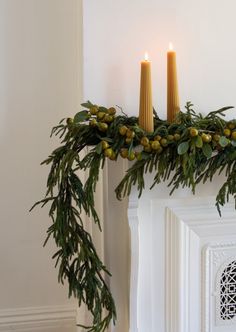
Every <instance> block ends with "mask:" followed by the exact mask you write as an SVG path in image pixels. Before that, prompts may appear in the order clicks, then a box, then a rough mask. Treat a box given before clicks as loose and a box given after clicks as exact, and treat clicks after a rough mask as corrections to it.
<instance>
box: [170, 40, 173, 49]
mask: <svg viewBox="0 0 236 332" xmlns="http://www.w3.org/2000/svg"><path fill="white" fill-rule="evenodd" d="M169 50H170V51H173V44H172V43H171V42H169Z"/></svg>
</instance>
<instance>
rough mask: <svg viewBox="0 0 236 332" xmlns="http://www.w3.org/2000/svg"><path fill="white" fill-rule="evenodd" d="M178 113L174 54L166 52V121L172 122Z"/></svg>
mask: <svg viewBox="0 0 236 332" xmlns="http://www.w3.org/2000/svg"><path fill="white" fill-rule="evenodd" d="M170 48H171V47H170ZM179 111H180V107H179V93H178V80H177V68H176V53H175V52H174V51H173V50H169V51H168V52H167V120H168V121H169V122H173V121H174V119H175V117H176V114H177V113H178V112H179Z"/></svg>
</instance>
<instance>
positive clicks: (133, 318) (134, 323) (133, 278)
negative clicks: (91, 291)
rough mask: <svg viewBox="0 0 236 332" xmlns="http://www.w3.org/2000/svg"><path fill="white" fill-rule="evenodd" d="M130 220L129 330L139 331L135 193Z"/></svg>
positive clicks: (137, 228) (129, 209)
mask: <svg viewBox="0 0 236 332" xmlns="http://www.w3.org/2000/svg"><path fill="white" fill-rule="evenodd" d="M128 220H129V227H130V234H131V273H130V327H129V332H138V278H139V220H138V197H137V195H136V194H135V193H134V194H131V195H130V197H129V206H128Z"/></svg>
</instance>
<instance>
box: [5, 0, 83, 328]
mask: <svg viewBox="0 0 236 332" xmlns="http://www.w3.org/2000/svg"><path fill="white" fill-rule="evenodd" d="M81 29H82V4H81V1H80V0H70V1H68V0H0V153H1V172H0V183H1V185H0V216H1V231H0V276H1V277H0V279H1V282H0V327H1V322H2V320H1V317H3V316H4V314H6V312H5V311H4V310H6V309H7V310H10V314H11V315H13V316H14V314H13V313H12V311H11V310H13V309H14V310H18V309H19V310H21V308H36V311H37V310H39V312H40V308H42V310H44V309H45V308H49V309H50V310H51V309H52V308H54V307H55V306H57V307H58V306H59V309H60V308H64V309H66V310H69V309H68V308H70V307H71V308H75V307H76V302H75V301H74V300H72V301H68V299H67V287H66V286H65V287H64V288H63V287H62V286H61V285H59V284H57V271H56V270H55V269H54V264H53V262H52V260H51V256H52V254H53V252H54V248H53V244H52V242H53V241H52V242H51V243H50V244H49V245H48V246H47V247H46V248H44V249H43V248H42V244H43V241H44V239H45V235H46V230H47V227H48V226H49V224H50V220H49V218H48V216H47V211H46V209H44V210H40V209H37V210H34V211H33V212H32V213H31V214H29V208H30V207H31V206H32V204H33V203H34V202H35V201H36V200H38V199H41V198H42V197H43V196H44V194H45V188H46V187H45V185H46V176H47V172H48V169H47V168H46V167H42V166H40V162H41V161H42V160H44V159H45V158H46V157H47V156H48V154H49V153H50V152H51V150H52V149H53V148H54V147H55V146H56V145H57V144H58V140H57V139H55V138H54V139H51V140H50V139H49V134H50V130H51V128H52V126H53V125H55V124H57V123H58V122H59V120H60V119H61V118H63V117H65V116H70V115H72V114H74V113H75V112H76V111H77V110H78V105H79V102H80V101H81V99H82V69H81V61H82V58H81V55H82V49H81V48H82V33H81V31H82V30H81ZM37 308H38V309H37ZM27 310H28V309H27ZM45 310H46V309H45ZM50 310H49V311H50ZM55 310H56V309H55ZM16 312H17V311H16ZM27 312H28V311H27ZM37 312H38V311H37ZM29 314H30V313H29ZM62 316H63V315H62ZM65 316H66V315H65ZM4 317H5V316H4ZM50 317H51V316H50ZM13 318H14V317H13ZM31 330H34V329H33V328H32V329H31ZM72 330H73V329H72V328H70V329H68V330H67V329H66V328H64V329H63V332H65V331H72ZM4 331H6V327H5V329H4ZM57 331H59V328H58V327H57Z"/></svg>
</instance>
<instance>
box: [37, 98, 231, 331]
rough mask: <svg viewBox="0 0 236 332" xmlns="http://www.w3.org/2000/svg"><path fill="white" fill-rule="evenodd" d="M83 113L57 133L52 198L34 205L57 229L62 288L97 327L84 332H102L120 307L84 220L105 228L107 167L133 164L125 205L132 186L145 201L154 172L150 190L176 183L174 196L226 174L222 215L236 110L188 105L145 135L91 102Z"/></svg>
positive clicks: (50, 161) (51, 161)
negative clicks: (101, 194) (98, 194)
mask: <svg viewBox="0 0 236 332" xmlns="http://www.w3.org/2000/svg"><path fill="white" fill-rule="evenodd" d="M82 106H83V108H84V110H83V111H81V112H78V113H77V114H76V115H75V116H74V118H67V119H64V120H62V121H61V122H60V123H59V125H58V126H56V127H54V128H53V129H52V135H56V136H59V137H60V139H61V144H60V147H58V148H57V149H56V150H54V151H53V152H52V154H51V155H50V156H49V157H48V158H47V159H46V160H45V161H44V162H43V163H42V164H46V165H50V167H51V168H50V172H49V175H48V180H47V191H46V196H45V198H44V199H42V200H40V201H39V202H37V203H36V204H35V205H34V206H36V205H39V204H40V205H42V206H44V205H45V204H48V203H49V204H50V208H49V216H50V217H51V219H52V224H51V226H50V227H49V228H48V231H47V238H46V240H45V244H46V243H47V241H48V239H49V238H50V237H53V238H54V241H55V243H56V245H57V247H58V250H57V251H56V253H55V254H54V255H53V259H55V266H57V267H58V281H59V282H61V283H62V284H63V283H64V281H65V280H67V281H68V284H69V296H75V297H76V298H77V299H78V301H79V305H81V303H82V302H84V303H85V304H86V305H87V308H88V310H89V311H90V312H91V314H92V317H93V323H92V325H91V326H83V327H84V328H85V329H86V330H87V331H89V332H103V331H105V330H106V329H107V328H108V326H109V324H110V322H111V321H113V322H114V323H115V320H116V308H115V304H114V300H113V297H112V294H111V292H110V290H109V288H108V286H107V284H106V282H105V279H106V277H107V276H110V273H109V272H108V270H107V269H106V267H105V266H104V264H103V262H102V261H101V260H100V258H99V257H98V254H97V252H96V249H95V247H94V245H93V241H92V238H91V235H90V234H89V233H88V232H87V231H86V230H85V222H87V220H88V219H86V220H83V218H82V216H83V215H84V213H85V214H86V215H87V216H88V217H89V218H90V219H92V220H93V221H94V222H95V223H96V224H97V225H98V227H99V228H100V229H101V227H100V221H99V216H98V214H97V212H96V210H95V207H94V206H95V204H94V203H95V202H94V192H95V190H96V184H97V182H98V178H99V171H100V169H102V168H103V167H104V163H105V160H106V159H107V158H109V159H111V160H114V161H115V160H117V158H118V157H119V156H121V157H122V158H127V159H128V160H130V161H133V163H132V164H131V166H130V168H129V169H128V170H127V173H126V175H125V176H124V178H123V179H122V181H121V182H120V184H119V185H118V186H117V188H116V189H115V192H116V196H117V198H118V199H122V198H123V197H124V196H128V195H129V194H130V192H131V189H132V187H133V186H137V189H138V193H139V196H141V194H142V191H143V189H144V187H145V181H144V176H145V173H147V172H150V173H153V174H154V181H153V184H152V186H151V188H152V187H153V186H155V185H157V184H159V183H160V182H164V181H167V180H169V183H168V185H169V186H170V187H171V191H170V194H171V193H172V192H173V191H174V190H176V189H178V188H179V187H182V188H184V187H189V188H191V189H192V192H193V193H194V192H195V188H196V186H197V184H199V183H205V182H206V181H207V180H210V181H211V180H212V178H213V176H214V175H215V174H216V173H222V172H224V173H225V175H226V180H225V183H224V184H223V185H222V187H221V188H220V190H219V193H218V194H217V196H216V207H217V209H218V211H219V213H220V207H221V206H223V205H224V204H225V203H226V202H227V201H228V199H229V196H230V195H233V196H234V199H235V201H236V149H235V147H236V120H232V121H225V120H224V116H225V112H226V111H227V110H228V109H230V108H232V107H224V108H222V109H219V110H217V111H214V112H210V113H209V114H208V115H206V116H203V115H202V114H198V113H196V112H195V111H194V110H193V105H192V104H191V103H190V102H188V103H187V105H186V112H185V113H183V112H180V113H179V114H178V116H177V117H176V120H175V122H174V123H168V122H167V121H165V120H161V119H160V118H159V117H158V116H157V113H156V112H155V111H154V132H153V133H146V132H145V131H144V130H143V129H142V128H140V127H139V125H138V119H137V117H128V116H127V115H126V114H125V113H124V112H123V111H122V110H121V111H122V112H121V113H120V114H118V115H117V111H116V109H115V108H114V107H111V108H105V107H102V106H97V105H94V104H92V103H91V102H89V101H88V102H87V103H84V104H82ZM87 147H89V149H88V152H87V154H86V155H85V156H84V157H81V154H80V152H81V151H82V150H84V149H85V148H87ZM82 171H87V172H88V177H87V180H86V181H85V183H82V181H81V179H80V175H81V172H82ZM34 206H33V207H34ZM80 326H82V325H80Z"/></svg>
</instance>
